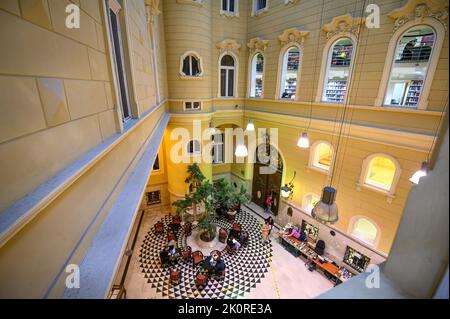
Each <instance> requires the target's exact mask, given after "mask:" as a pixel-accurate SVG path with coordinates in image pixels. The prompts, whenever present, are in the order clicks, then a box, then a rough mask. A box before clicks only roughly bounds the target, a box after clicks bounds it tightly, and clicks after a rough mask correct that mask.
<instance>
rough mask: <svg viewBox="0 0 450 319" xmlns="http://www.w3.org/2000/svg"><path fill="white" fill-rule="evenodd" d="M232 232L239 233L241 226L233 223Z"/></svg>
mask: <svg viewBox="0 0 450 319" xmlns="http://www.w3.org/2000/svg"><path fill="white" fill-rule="evenodd" d="M233 230H235V231H237V232H239V233H240V232H241V225H240V224H238V223H234V224H233Z"/></svg>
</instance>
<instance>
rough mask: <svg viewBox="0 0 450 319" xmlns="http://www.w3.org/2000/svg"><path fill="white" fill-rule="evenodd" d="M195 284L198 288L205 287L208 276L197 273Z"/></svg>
mask: <svg viewBox="0 0 450 319" xmlns="http://www.w3.org/2000/svg"><path fill="white" fill-rule="evenodd" d="M195 284H196V285H197V286H199V287H205V286H206V285H207V284H208V276H206V275H205V274H202V273H199V274H198V275H197V277H195Z"/></svg>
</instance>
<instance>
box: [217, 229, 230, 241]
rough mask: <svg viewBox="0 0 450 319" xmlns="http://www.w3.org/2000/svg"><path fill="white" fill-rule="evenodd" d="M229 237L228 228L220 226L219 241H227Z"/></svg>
mask: <svg viewBox="0 0 450 319" xmlns="http://www.w3.org/2000/svg"><path fill="white" fill-rule="evenodd" d="M227 237H228V232H227V230H226V229H224V228H220V229H219V241H220V242H221V243H225V242H226V241H227Z"/></svg>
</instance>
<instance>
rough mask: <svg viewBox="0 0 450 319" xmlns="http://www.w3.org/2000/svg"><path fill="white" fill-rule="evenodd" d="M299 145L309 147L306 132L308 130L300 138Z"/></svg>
mask: <svg viewBox="0 0 450 319" xmlns="http://www.w3.org/2000/svg"><path fill="white" fill-rule="evenodd" d="M297 146H298V147H300V148H308V147H309V139H308V133H306V132H303V133H302V135H301V136H300V138H299V139H298V143H297Z"/></svg>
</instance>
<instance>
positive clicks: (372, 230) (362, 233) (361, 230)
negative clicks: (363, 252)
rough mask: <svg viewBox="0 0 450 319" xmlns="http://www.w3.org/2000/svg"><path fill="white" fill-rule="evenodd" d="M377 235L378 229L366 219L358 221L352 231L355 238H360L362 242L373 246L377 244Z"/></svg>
mask: <svg viewBox="0 0 450 319" xmlns="http://www.w3.org/2000/svg"><path fill="white" fill-rule="evenodd" d="M377 233H378V230H377V227H376V226H375V225H374V224H373V223H371V222H370V221H369V220H367V219H365V218H360V219H358V220H357V221H356V222H355V224H354V226H353V231H352V235H353V236H355V237H358V238H359V239H361V240H362V241H364V242H366V243H369V244H372V245H373V244H374V243H375V240H376V238H377Z"/></svg>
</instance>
